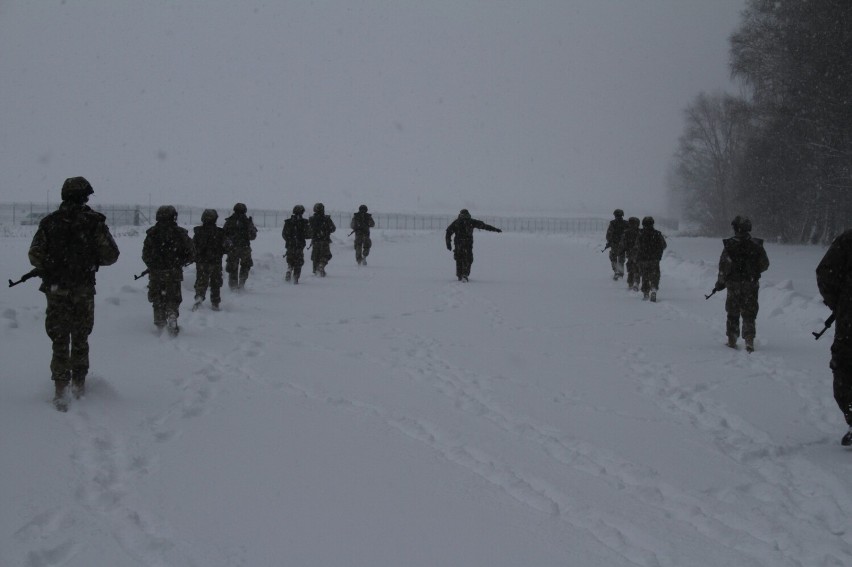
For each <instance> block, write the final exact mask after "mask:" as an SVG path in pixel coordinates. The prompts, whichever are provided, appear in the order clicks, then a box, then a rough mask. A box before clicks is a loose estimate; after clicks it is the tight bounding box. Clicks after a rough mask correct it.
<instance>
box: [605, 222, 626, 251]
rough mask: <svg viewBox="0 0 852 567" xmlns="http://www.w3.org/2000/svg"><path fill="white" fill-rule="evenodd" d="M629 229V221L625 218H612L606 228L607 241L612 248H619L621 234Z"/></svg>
mask: <svg viewBox="0 0 852 567" xmlns="http://www.w3.org/2000/svg"><path fill="white" fill-rule="evenodd" d="M626 229H627V221H626V220H624V219H612V220H611V221H609V226H608V227H607V229H606V243H607V244H608V245H609V246H610V247H611V248H617V247H618V244H619V243H620V242H621V236H622V235H623V234H624V231H625V230H626Z"/></svg>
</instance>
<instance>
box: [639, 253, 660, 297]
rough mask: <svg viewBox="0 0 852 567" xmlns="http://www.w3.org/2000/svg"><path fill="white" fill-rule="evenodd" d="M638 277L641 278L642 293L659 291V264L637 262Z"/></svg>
mask: <svg viewBox="0 0 852 567" xmlns="http://www.w3.org/2000/svg"><path fill="white" fill-rule="evenodd" d="M638 264H639V275H640V276H641V278H642V293H648V292H651V291H657V290H658V289H660V262H659V261H658V260H645V261H643V262H639V263H638Z"/></svg>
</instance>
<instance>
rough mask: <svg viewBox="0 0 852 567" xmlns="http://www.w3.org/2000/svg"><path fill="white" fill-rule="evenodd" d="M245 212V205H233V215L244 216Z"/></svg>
mask: <svg viewBox="0 0 852 567" xmlns="http://www.w3.org/2000/svg"><path fill="white" fill-rule="evenodd" d="M246 211H248V208H247V207H246V205H245V203H237V204H236V205H234V212H235V213H238V214H241V215H244V214H246Z"/></svg>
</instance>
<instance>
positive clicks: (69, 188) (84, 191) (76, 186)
mask: <svg viewBox="0 0 852 567" xmlns="http://www.w3.org/2000/svg"><path fill="white" fill-rule="evenodd" d="M94 192H95V190H94V189H92V184H91V183H89V181H88V180H87V179H86V178H85V177H69V178H68V179H66V180H65V183H63V184H62V193H61V196H62V200H63V201H74V202H77V203H85V202H86V201H87V200H88V199H89V195H91V194H92V193H94Z"/></svg>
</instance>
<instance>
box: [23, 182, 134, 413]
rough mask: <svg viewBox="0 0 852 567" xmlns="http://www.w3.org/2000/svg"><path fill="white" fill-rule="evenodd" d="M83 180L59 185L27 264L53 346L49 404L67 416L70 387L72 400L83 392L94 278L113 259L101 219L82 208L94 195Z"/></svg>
mask: <svg viewBox="0 0 852 567" xmlns="http://www.w3.org/2000/svg"><path fill="white" fill-rule="evenodd" d="M93 193H94V190H93V189H92V186H91V184H90V183H89V182H88V181H87V180H86V179H85V178H84V177H70V178H68V179H66V180H65V183H64V184H63V185H62V204H60V205H59V209H57V210H56V211H54V212H52V213H50V214H49V215H47V216H46V217H44V218H43V219H42V220H41V222H39V225H38V230H37V231H36V233H35V236H33V241H32V244H31V245H30V249H29V260H30V264H32V265H33V267H35V268H36V269H37V270H38V271H39V276H40V277H41V279H42V284H41V287H40V288H39V290H40V291H41V292H42V293H44V295H45V297H46V298H47V311H46V312H45V320H44V326H45V329H46V331H47V336H48V337H50V340H51V342H52V344H53V347H52V348H53V356H52V358H51V360H50V373H51V379H52V380H53V383H54V397H53V404H54V406H55V407H56V409H58V410H60V411H66V410H67V409H68V401H67V400H66V398H65V393H66V390H67V388H68V385H69V383H70V384H71V392H72V394H73V395H74V397H75V398H79V397H81V396H82V395H83V394H84V393H85V385H86V375H87V374H88V372H89V335H90V334H91V332H92V328H93V327H94V324H95V273H96V272H97V271H98V268H99V267H100V266H110V265H112V264H114V263H115V262H116V260H118V254H119V252H118V246H116V244H115V240H113V238H112V235H111V234H110V232H109V228H107V225H106V217H105V216H104V215H102V214H101V213H98V212H95V211H93V210H92V209H91V208H89V206H88V205H87V204H86V203H87V202H88V200H89V195H91V194H93Z"/></svg>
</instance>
